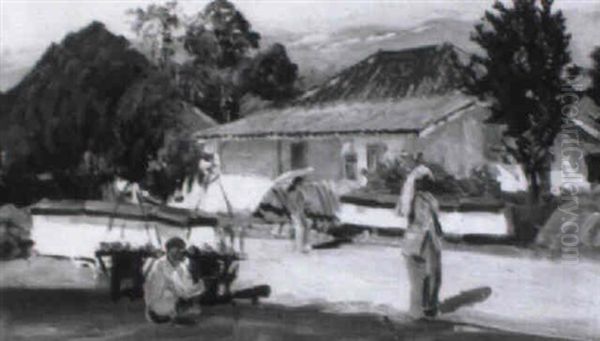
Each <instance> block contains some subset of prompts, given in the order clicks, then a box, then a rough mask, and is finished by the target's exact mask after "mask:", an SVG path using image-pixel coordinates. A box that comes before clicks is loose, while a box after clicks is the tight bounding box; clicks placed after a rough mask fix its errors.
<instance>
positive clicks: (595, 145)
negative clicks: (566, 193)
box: [550, 96, 600, 194]
mask: <svg viewBox="0 0 600 341" xmlns="http://www.w3.org/2000/svg"><path fill="white" fill-rule="evenodd" d="M572 108H573V109H574V111H573V113H575V114H576V115H573V117H572V118H571V119H570V120H568V121H567V123H566V124H564V125H563V127H562V131H561V133H560V134H559V135H558V136H557V138H556V140H555V143H554V146H553V155H554V160H553V163H552V167H551V173H550V174H551V176H550V181H551V184H550V185H551V191H552V192H553V193H555V194H558V193H559V192H560V188H561V187H565V186H569V187H571V186H576V187H577V188H579V189H580V190H581V189H583V190H589V189H590V187H591V186H593V185H597V184H600V107H599V106H598V105H596V104H595V103H594V101H593V100H592V99H591V98H590V97H588V96H582V97H581V98H580V99H579V100H578V101H576V102H574V103H573V107H572ZM571 188H572V187H571Z"/></svg>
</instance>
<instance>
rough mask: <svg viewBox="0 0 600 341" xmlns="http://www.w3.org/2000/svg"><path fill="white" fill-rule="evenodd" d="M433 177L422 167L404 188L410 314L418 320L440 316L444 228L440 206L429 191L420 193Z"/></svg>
mask: <svg viewBox="0 0 600 341" xmlns="http://www.w3.org/2000/svg"><path fill="white" fill-rule="evenodd" d="M423 177H433V176H432V175H431V172H430V171H429V169H427V168H426V167H425V166H419V167H417V168H416V169H415V170H413V172H411V174H410V175H409V176H408V177H407V180H406V182H405V183H404V186H403V188H402V194H401V200H400V205H402V204H407V206H406V207H400V212H401V213H402V215H405V214H406V217H407V219H408V224H409V225H408V228H407V231H406V236H405V246H404V248H403V254H404V256H405V260H406V267H407V271H408V275H409V281H410V313H411V315H413V316H415V317H423V316H427V317H433V316H436V315H437V313H438V305H439V291H440V287H441V284H442V247H441V239H442V229H441V225H440V222H439V218H438V212H439V205H438V202H437V200H436V199H435V198H434V196H433V195H432V194H431V193H429V192H422V191H419V188H418V181H417V180H418V179H420V178H423Z"/></svg>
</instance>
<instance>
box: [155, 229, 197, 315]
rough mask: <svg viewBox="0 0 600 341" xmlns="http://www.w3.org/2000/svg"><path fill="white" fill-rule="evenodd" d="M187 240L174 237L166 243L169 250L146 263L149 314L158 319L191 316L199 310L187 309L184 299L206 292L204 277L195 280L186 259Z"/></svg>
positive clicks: (187, 299) (190, 298)
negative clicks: (183, 306) (195, 281)
mask: <svg viewBox="0 0 600 341" xmlns="http://www.w3.org/2000/svg"><path fill="white" fill-rule="evenodd" d="M185 247H186V245H185V242H184V241H183V240H182V239H181V238H178V237H173V238H171V239H169V240H168V241H167V243H166V244H165V248H166V254H165V255H164V256H162V257H160V258H158V259H151V260H149V261H148V262H147V263H146V264H145V265H144V274H145V282H144V301H145V303H146V318H147V319H148V320H149V321H151V322H155V323H163V322H175V323H177V322H178V320H182V319H189V318H190V317H191V316H192V315H194V314H198V313H199V311H198V310H196V311H193V309H188V310H187V311H184V309H183V308H182V305H181V302H184V301H189V300H192V299H193V298H195V297H198V296H200V295H201V294H202V293H203V292H204V289H205V288H204V283H203V281H198V282H197V283H194V281H193V280H192V277H191V274H190V272H189V270H188V266H187V262H186V261H185Z"/></svg>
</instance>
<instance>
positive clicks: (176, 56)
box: [129, 0, 297, 122]
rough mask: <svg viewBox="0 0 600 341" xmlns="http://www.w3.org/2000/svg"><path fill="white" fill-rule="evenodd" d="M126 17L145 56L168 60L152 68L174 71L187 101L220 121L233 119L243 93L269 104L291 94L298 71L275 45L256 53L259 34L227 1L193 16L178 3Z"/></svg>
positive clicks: (137, 12) (152, 7)
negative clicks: (164, 50)
mask: <svg viewBox="0 0 600 341" xmlns="http://www.w3.org/2000/svg"><path fill="white" fill-rule="evenodd" d="M129 13H130V14H132V15H133V16H134V24H133V26H132V28H133V30H134V31H135V32H136V34H137V35H138V36H139V37H140V38H142V41H145V43H144V44H142V45H143V46H146V48H150V52H147V54H148V55H151V56H152V55H161V56H165V57H166V62H165V63H155V64H157V65H158V66H159V67H160V68H162V69H168V70H170V71H171V72H173V74H174V78H175V80H176V83H177V84H178V86H179V88H180V90H181V92H182V94H183V95H184V96H185V98H186V99H187V100H188V101H190V102H192V103H194V104H195V105H196V106H198V107H199V108H201V109H202V110H203V111H205V112H206V113H207V114H209V115H210V116H211V117H213V118H214V119H215V120H217V121H218V122H228V121H231V120H234V119H237V118H238V117H239V102H240V99H241V98H242V97H243V96H244V95H245V94H247V93H250V92H251V93H254V94H257V95H259V96H261V97H262V98H263V99H269V100H285V99H288V98H290V97H292V96H293V95H295V91H294V89H295V81H296V79H297V72H296V70H297V66H296V65H295V64H294V63H292V62H291V61H290V60H289V58H288V56H287V53H286V52H285V47H283V46H282V45H280V44H275V45H273V46H272V47H270V48H269V49H267V50H266V51H265V52H261V53H259V52H258V49H259V46H260V44H259V43H260V35H259V34H258V33H257V32H255V31H253V30H252V28H251V25H250V23H249V22H248V20H246V18H245V17H244V15H243V14H242V13H241V12H240V11H238V10H237V9H236V8H235V6H234V5H233V4H232V3H231V2H229V1H227V0H215V1H212V2H210V3H209V4H208V5H207V6H206V7H205V8H204V10H202V11H199V12H197V13H196V14H194V15H193V16H185V15H184V14H183V13H182V12H181V11H180V10H179V9H178V6H177V3H176V2H169V3H167V5H150V6H148V7H147V8H146V9H139V8H138V9H135V10H130V11H129ZM172 16H176V17H177V19H176V20H175V19H173V18H172ZM165 37H167V38H166V41H167V43H165ZM159 47H162V48H166V49H167V52H160V50H159ZM153 50H154V51H153ZM269 62H273V63H274V64H273V65H269ZM255 81H256V82H258V83H255ZM250 84H254V85H253V86H249V85H250Z"/></svg>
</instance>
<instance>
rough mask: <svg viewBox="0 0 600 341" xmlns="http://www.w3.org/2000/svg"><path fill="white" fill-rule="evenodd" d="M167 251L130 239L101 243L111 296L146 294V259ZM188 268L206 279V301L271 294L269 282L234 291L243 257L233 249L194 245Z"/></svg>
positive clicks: (196, 277)
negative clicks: (121, 241)
mask: <svg viewBox="0 0 600 341" xmlns="http://www.w3.org/2000/svg"><path fill="white" fill-rule="evenodd" d="M163 254H164V252H163V251H161V250H159V249H157V248H156V247H154V246H153V245H150V244H148V245H145V246H142V247H132V246H131V245H129V244H128V243H119V242H115V243H101V244H100V248H99V249H98V250H97V251H96V258H97V260H98V263H99V264H100V268H101V270H102V271H103V272H104V273H105V274H107V275H109V277H110V296H111V299H112V300H114V301H117V300H119V299H120V298H121V297H123V296H126V297H129V298H130V299H132V300H133V299H136V298H141V297H143V284H144V273H143V268H144V263H145V262H146V260H147V259H148V258H158V257H160V256H162V255H163ZM186 257H187V259H188V262H187V264H188V269H189V271H190V274H191V275H192V279H193V280H194V281H195V282H198V281H200V280H202V281H204V285H205V287H206V291H205V293H204V295H202V297H201V299H200V301H201V302H200V303H202V304H219V303H226V302H230V301H231V300H233V299H244V298H246V299H251V300H253V301H255V300H257V299H258V298H259V297H267V296H269V294H270V288H269V287H268V286H267V285H261V286H257V287H252V288H248V289H245V290H240V291H236V292H231V284H232V283H233V281H234V280H235V279H236V278H237V269H238V264H237V261H238V260H240V259H241V257H240V256H239V255H238V254H237V253H235V252H233V251H232V250H227V249H223V250H215V249H213V248H211V247H210V246H208V245H205V246H203V247H202V248H199V247H197V246H194V245H192V246H190V247H189V248H188V249H187V251H186Z"/></svg>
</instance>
